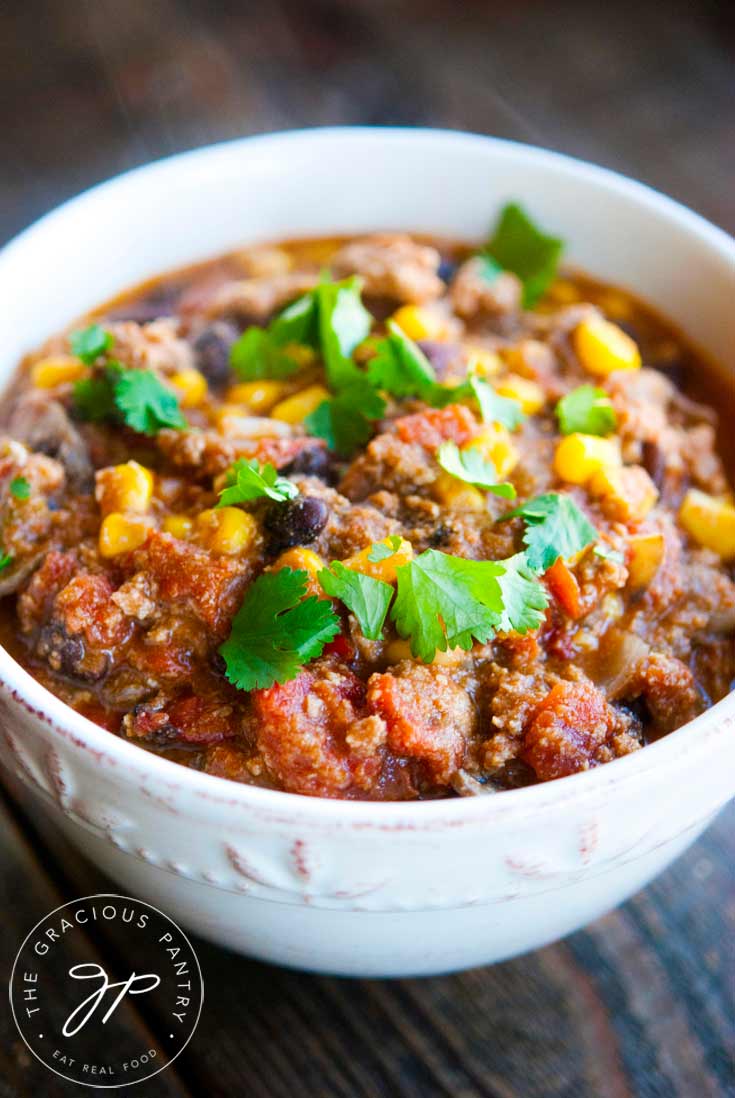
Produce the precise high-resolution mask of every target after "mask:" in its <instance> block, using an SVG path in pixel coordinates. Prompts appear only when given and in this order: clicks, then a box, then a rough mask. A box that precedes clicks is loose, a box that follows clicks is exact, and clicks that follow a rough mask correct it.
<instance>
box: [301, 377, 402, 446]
mask: <svg viewBox="0 0 735 1098" xmlns="http://www.w3.org/2000/svg"><path fill="white" fill-rule="evenodd" d="M384 412H385V401H384V400H383V398H382V397H381V396H380V394H379V393H377V392H376V391H375V389H373V387H372V385H370V384H369V383H368V382H367V381H365V380H364V379H361V380H359V381H356V382H355V383H354V384H353V385H350V386H349V387H348V388H346V389H343V390H342V391H341V392H339V393H337V394H336V396H333V397H330V398H329V400H325V401H323V402H322V403H321V404H320V405H319V407H318V408H316V409H315V411H313V412H312V413H311V414H310V415H308V416H307V417H306V419H305V420H304V426H305V428H306V430H307V431H308V432H309V434H311V435H315V436H316V437H318V438H323V439H325V441H326V443H327V446H328V447H329V449H330V450H336V451H337V453H340V454H344V455H345V456H346V457H349V455H350V454H351V453H352V452H353V451H354V450H356V449H357V448H358V447H359V446H364V445H365V443H366V442H367V441H368V439H369V438H370V436H371V435H372V433H373V426H372V421H373V420H376V419H380V417H381V416H382V415H383V413H384Z"/></svg>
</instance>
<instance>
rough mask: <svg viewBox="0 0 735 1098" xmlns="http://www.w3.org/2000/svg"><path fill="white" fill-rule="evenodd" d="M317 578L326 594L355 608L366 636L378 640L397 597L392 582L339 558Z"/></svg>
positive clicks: (355, 613)
mask: <svg viewBox="0 0 735 1098" xmlns="http://www.w3.org/2000/svg"><path fill="white" fill-rule="evenodd" d="M383 548H384V549H387V548H388V547H387V546H383ZM389 553H390V550H389ZM316 578H317V579H318V581H319V583H320V585H321V588H322V590H323V591H324V593H325V594H327V595H329V596H330V598H336V599H339V600H340V601H341V602H343V603H344V605H345V606H346V607H347V609H348V610H351V611H352V613H353V614H354V615H355V617H356V618H357V622H358V625H359V626H360V629H361V631H362V634H363V636H365V637H367V639H368V640H377V639H378V638H379V637H380V636H381V634H382V632H383V626H384V624H385V617H386V614H387V613H388V607H389V606H390V604H391V599H392V598H393V588H392V587H391V585H390V584H389V583H385V582H384V581H383V580H379V579H374V578H373V577H372V576H365V575H363V574H362V572H355V571H353V570H352V569H351V568H347V567H345V565H344V564H341V563H340V562H339V561H338V560H335V561H332V564H331V566H330V567H329V568H324V569H322V570H321V572H318V573H317V577H316Z"/></svg>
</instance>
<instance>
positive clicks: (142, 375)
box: [73, 362, 186, 435]
mask: <svg viewBox="0 0 735 1098" xmlns="http://www.w3.org/2000/svg"><path fill="white" fill-rule="evenodd" d="M73 398H74V408H75V411H76V413H77V415H78V416H79V417H80V418H81V419H87V420H92V421H94V422H102V421H104V420H116V419H117V420H122V422H123V423H125V424H126V425H127V426H128V427H132V429H133V430H134V431H138V432H139V433H140V434H143V435H155V434H157V432H158V431H160V430H161V429H162V428H164V427H171V428H174V429H176V430H181V429H182V428H184V427H186V419H185V418H184V416H183V415H182V413H181V409H180V407H179V402H178V399H177V398H176V396H175V395H174V394H173V393H172V392H171V390H170V389H167V388H166V386H165V385H164V384H163V382H162V381H161V380H160V379H159V378H158V377H157V376H156V374H154V373H153V372H152V371H151V370H134V369H129V368H128V367H126V366H122V365H121V364H120V363H119V362H108V363H107V364H106V366H105V367H104V369H103V372H102V373H101V374H100V375H99V376H97V377H91V378H83V379H82V380H81V381H77V382H75V384H74V392H73Z"/></svg>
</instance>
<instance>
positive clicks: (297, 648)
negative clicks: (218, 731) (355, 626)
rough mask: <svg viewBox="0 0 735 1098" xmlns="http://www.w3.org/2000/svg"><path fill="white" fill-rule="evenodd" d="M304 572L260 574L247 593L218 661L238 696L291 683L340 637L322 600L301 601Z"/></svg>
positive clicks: (283, 570)
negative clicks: (221, 662)
mask: <svg viewBox="0 0 735 1098" xmlns="http://www.w3.org/2000/svg"><path fill="white" fill-rule="evenodd" d="M307 580H308V575H307V573H306V572H305V571H304V570H303V569H297V570H296V571H294V570H293V569H291V568H281V569H280V570H279V571H278V572H264V573H263V574H262V575H261V576H259V577H258V579H256V580H255V582H254V583H253V584H252V585H251V586H250V588H249V589H248V591H247V593H246V595H245V598H244V600H243V603H242V606H241V607H240V609H239V610H238V612H237V613H236V614H235V617H234V618H233V621H232V630H231V632H230V635H229V637H228V639H227V640H226V641H225V642H224V644H222V645H220V648H219V651H220V655H221V656H222V657H223V658H224V661H225V667H226V670H225V674H226V676H227V678H228V679H229V681H230V682H231V683H233V685H234V686H237V687H238V688H239V689H240V690H255V689H262V688H266V689H267V688H268V687H271V686H273V685H274V683H284V682H288V681H289V680H290V679H295V678H296V676H297V675H298V673H299V671H300V670H301V668H302V666H303V665H304V664H305V663H308V662H309V661H310V660H313V659H316V657H317V656H320V655H321V653H322V650H323V649H324V645H325V644H327V643H328V642H329V641H331V640H332V639H333V638H334V637H335V636H336V635H337V633H339V631H340V623H339V618H338V617H337V615H336V614H335V612H334V610H333V608H332V606H331V605H330V604H329V602H327V601H326V599H318V598H316V597H315V596H313V595H311V596H310V597H309V598H304V595H305V594H306V584H307Z"/></svg>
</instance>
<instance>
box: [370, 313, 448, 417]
mask: <svg viewBox="0 0 735 1098" xmlns="http://www.w3.org/2000/svg"><path fill="white" fill-rule="evenodd" d="M387 328H388V336H387V337H386V338H385V339H381V340H379V341H378V342H377V343H376V346H375V350H376V354H375V357H374V358H372V359H371V360H370V362H369V363H368V380H369V381H370V383H371V385H374V386H375V388H376V389H384V390H385V391H386V392H387V393H390V394H391V395H392V396H395V397H399V398H401V397H408V396H423V397H424V399H426V400H427V401H428V403H431V398H432V396H433V391H434V389H435V387H436V386H437V381H436V374H435V372H434V368H433V367H432V365H431V363H430V362H429V360H428V358H427V357H426V355H425V354H424V352H423V351H422V350H421V348H420V347H419V346H418V344H416V343H414V341H413V340H412V339H409V337H408V336H407V335H406V334H405V332H403V331H402V330H401V329H400V327H399V326H398V324H396V322H395V321H394V320H389V321H388V323H387Z"/></svg>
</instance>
